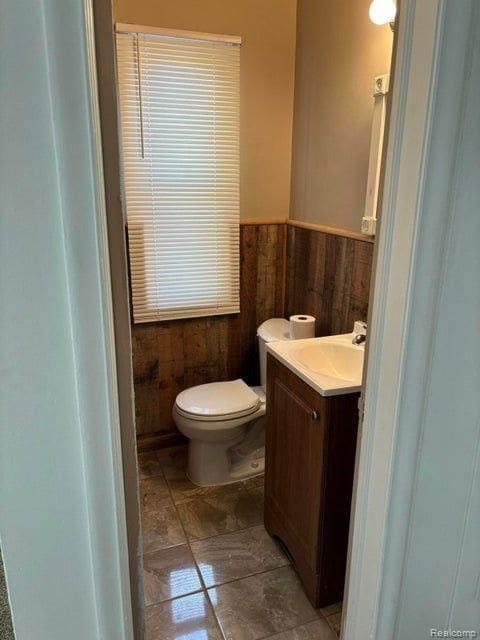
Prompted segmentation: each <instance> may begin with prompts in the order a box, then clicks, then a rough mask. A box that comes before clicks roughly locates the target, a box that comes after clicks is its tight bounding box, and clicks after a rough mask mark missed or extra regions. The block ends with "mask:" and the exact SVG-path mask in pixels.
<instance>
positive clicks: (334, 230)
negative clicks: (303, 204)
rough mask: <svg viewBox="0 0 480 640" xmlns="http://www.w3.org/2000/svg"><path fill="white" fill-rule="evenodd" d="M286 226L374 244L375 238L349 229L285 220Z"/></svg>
mask: <svg viewBox="0 0 480 640" xmlns="http://www.w3.org/2000/svg"><path fill="white" fill-rule="evenodd" d="M286 224H287V226H289V227H298V228H300V229H309V230H310V231H320V232H321V233H328V234H329V235H332V236H340V237H341V238H351V239H352V240H359V241H360V242H370V243H373V242H375V238H372V237H371V236H366V235H364V234H363V233H359V232H357V231H350V230H349V229H340V228H338V227H329V226H327V225H324V224H318V223H316V222H304V221H303V220H292V219H289V220H286Z"/></svg>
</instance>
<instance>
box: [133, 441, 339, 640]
mask: <svg viewBox="0 0 480 640" xmlns="http://www.w3.org/2000/svg"><path fill="white" fill-rule="evenodd" d="M185 465H186V448H185V447H173V448H170V449H163V450H161V451H156V452H149V453H142V454H140V455H139V470H140V500H141V507H142V530H143V552H144V556H143V558H144V591H145V603H146V625H147V635H146V637H147V640H259V639H260V638H269V639H270V640H336V638H337V635H338V634H339V630H340V620H341V605H340V604H337V605H332V606H330V607H326V608H324V609H320V610H315V609H313V607H312V606H311V605H310V603H309V601H308V600H307V598H306V596H305V594H304V593H303V590H302V587H301V585H300V583H299V581H298V578H297V576H296V574H295V572H294V570H293V569H292V567H291V566H290V562H289V560H288V558H287V557H286V555H285V554H284V553H283V551H282V550H281V549H280V547H279V546H278V545H277V544H276V543H275V542H274V541H273V540H272V538H270V536H269V535H268V534H267V532H266V531H265V529H264V527H263V523H262V521H263V515H262V514H263V477H257V478H251V479H249V480H246V481H245V482H238V483H235V484H231V485H227V486H223V487H209V488H199V487H196V486H195V485H193V484H192V483H191V482H190V481H189V480H188V478H187V476H186V473H185Z"/></svg>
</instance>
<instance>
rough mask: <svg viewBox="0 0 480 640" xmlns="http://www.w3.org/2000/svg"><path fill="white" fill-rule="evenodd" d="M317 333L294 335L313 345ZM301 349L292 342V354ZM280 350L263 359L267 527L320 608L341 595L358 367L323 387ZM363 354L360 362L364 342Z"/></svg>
mask: <svg viewBox="0 0 480 640" xmlns="http://www.w3.org/2000/svg"><path fill="white" fill-rule="evenodd" d="M349 339H350V343H349V344H351V337H350V335H349ZM320 340H321V339H315V340H313V341H312V340H310V341H298V342H299V343H302V342H304V343H307V342H309V343H310V344H309V345H307V344H306V345H305V346H310V345H311V346H315V347H317V345H318V344H319V341H320ZM315 341H316V343H315ZM291 344H293V343H291ZM274 346H275V345H274ZM301 348H302V345H301V344H298V343H297V345H296V346H295V347H294V349H296V350H297V351H296V353H297V355H298V353H300V352H299V351H298V350H299V349H301ZM345 348H348V349H350V347H349V345H348V344H347V342H346V341H345ZM282 349H283V346H282V344H281V343H277V349H269V354H268V363H267V426H266V441H265V450H266V460H265V466H266V468H265V527H266V529H267V531H268V532H269V533H270V535H272V536H275V537H276V538H278V539H279V540H281V542H282V543H283V544H284V545H285V547H286V548H287V550H288V552H289V554H290V556H291V557H292V560H293V563H294V565H295V568H296V570H297V572H298V574H299V576H300V579H301V581H302V583H303V586H304V588H305V591H306V593H307V595H308V597H309V599H310V600H311V602H312V604H313V605H314V606H316V607H321V606H326V605H329V604H333V603H335V602H338V601H339V600H341V599H342V597H343V588H344V581H345V569H346V559H347V546H348V530H349V521H350V504H351V497H352V484H353V473H354V465H355V450H356V440H357V424H358V409H357V404H358V397H359V393H358V390H359V387H360V381H361V366H360V367H359V368H358V372H357V379H356V380H354V379H353V376H351V380H350V386H349V385H348V384H345V379H342V384H343V386H344V389H339V388H338V386H339V385H338V384H337V385H336V386H335V384H334V380H335V379H334V378H333V377H332V376H327V377H331V378H332V380H331V381H330V382H331V388H330V389H325V386H328V385H327V384H324V385H323V387H322V386H321V384H322V382H321V381H320V382H319V381H318V378H317V384H316V383H315V380H314V379H313V378H309V375H312V376H313V374H314V373H315V372H314V371H312V373H311V374H309V372H308V367H307V368H306V369H305V371H302V370H301V367H302V362H301V358H298V359H296V358H295V355H294V354H293V355H292V353H286V354H285V353H283V354H282ZM354 349H360V347H355V348H354ZM361 356H362V357H361V361H362V363H363V349H362V354H361ZM346 357H347V360H348V358H349V356H348V354H347V356H346ZM352 357H353V358H355V357H356V356H352ZM325 358H326V356H325V354H323V362H325ZM280 360H283V363H282V362H281V361H280ZM287 365H289V366H287ZM310 365H311V363H310ZM310 365H309V366H310ZM299 367H300V369H299ZM317 373H318V372H317ZM330 373H331V372H330ZM300 375H301V376H302V377H300ZM343 375H345V374H343ZM307 380H308V381H309V382H307ZM325 381H326V382H328V380H327V378H325V380H324V382H325ZM354 382H356V384H354ZM315 384H316V386H315ZM319 386H320V388H321V389H322V391H323V393H326V394H327V395H322V393H320V390H319ZM340 386H341V385H340ZM351 389H352V390H351Z"/></svg>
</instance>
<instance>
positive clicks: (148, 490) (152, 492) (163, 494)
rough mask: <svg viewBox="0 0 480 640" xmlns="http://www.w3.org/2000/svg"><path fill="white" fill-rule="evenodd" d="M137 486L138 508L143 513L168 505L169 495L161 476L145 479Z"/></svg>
mask: <svg viewBox="0 0 480 640" xmlns="http://www.w3.org/2000/svg"><path fill="white" fill-rule="evenodd" d="M138 484H139V489H140V507H141V508H142V509H143V510H144V511H153V510H155V509H159V508H160V507H162V506H163V505H165V504H168V503H170V501H171V500H170V493H169V491H168V487H167V483H166V482H165V479H164V478H163V477H162V476H155V477H154V478H145V480H140V482H139V483H138Z"/></svg>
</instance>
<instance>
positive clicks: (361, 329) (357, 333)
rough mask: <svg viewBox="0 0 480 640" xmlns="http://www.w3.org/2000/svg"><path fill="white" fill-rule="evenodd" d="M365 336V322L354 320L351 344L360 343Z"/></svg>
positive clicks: (363, 340)
mask: <svg viewBox="0 0 480 640" xmlns="http://www.w3.org/2000/svg"><path fill="white" fill-rule="evenodd" d="M366 337H367V323H366V322H362V321H360V320H356V321H355V323H354V325H353V338H352V344H362V343H363V342H365V339H366Z"/></svg>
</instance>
